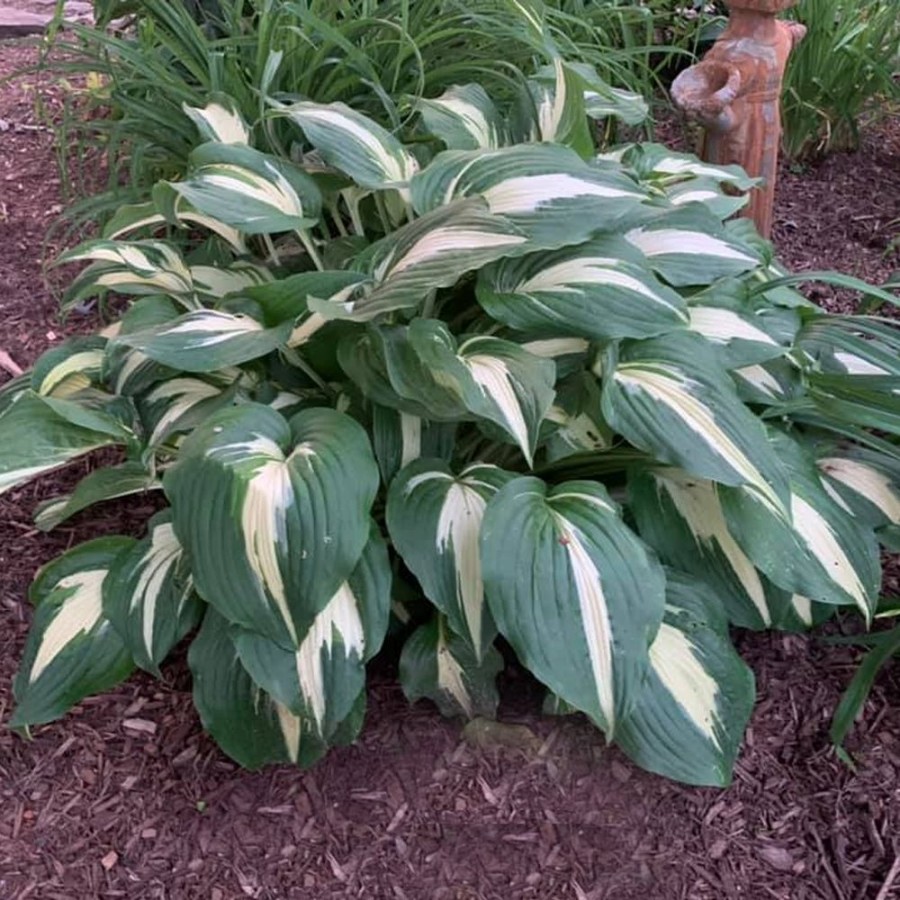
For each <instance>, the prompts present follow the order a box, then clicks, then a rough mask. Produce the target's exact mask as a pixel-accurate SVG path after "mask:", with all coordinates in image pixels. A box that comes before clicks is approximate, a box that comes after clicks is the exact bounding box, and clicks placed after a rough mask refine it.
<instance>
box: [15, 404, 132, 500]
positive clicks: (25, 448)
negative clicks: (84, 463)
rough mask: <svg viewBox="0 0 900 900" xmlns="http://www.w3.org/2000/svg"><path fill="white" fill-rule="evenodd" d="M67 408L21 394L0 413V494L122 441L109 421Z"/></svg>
mask: <svg viewBox="0 0 900 900" xmlns="http://www.w3.org/2000/svg"><path fill="white" fill-rule="evenodd" d="M67 403H68V401H65V400H54V399H53V398H49V397H40V396H38V395H37V394H35V393H34V392H33V391H31V390H26V391H22V392H21V393H20V394H18V395H17V396H16V397H15V398H14V399H13V400H12V402H11V403H10V404H9V406H7V407H6V409H4V410H3V412H2V414H0V494H2V493H3V492H4V491H8V490H10V489H11V488H14V487H16V486H17V485H19V484H22V483H24V482H26V481H28V480H30V479H31V478H35V477H37V476H38V475H40V474H41V473H43V472H49V471H50V470H51V469H55V468H57V467H58V466H61V465H63V464H64V463H67V462H68V461H69V460H71V459H75V457H77V456H83V455H84V454H85V453H90V452H91V451H92V450H97V449H99V448H100V447H107V446H109V445H110V444H117V443H123V442H125V440H127V439H128V434H127V433H126V432H125V430H124V429H121V430H120V432H119V433H118V434H116V433H115V429H114V428H113V427H112V424H113V423H112V421H111V420H109V417H106V420H104V419H103V417H101V416H99V415H91V411H90V410H87V409H86V410H84V411H83V415H78V414H79V413H81V412H82V410H81V408H80V407H74V408H73V407H68V406H67V405H66V404H67ZM67 412H72V415H71V416H70V415H67ZM73 419H75V421H73ZM79 420H80V421H79Z"/></svg>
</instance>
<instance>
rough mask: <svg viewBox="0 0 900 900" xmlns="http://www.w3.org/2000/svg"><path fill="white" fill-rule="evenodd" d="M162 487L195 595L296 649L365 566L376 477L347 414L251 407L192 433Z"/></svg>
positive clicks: (366, 449) (361, 435)
mask: <svg viewBox="0 0 900 900" xmlns="http://www.w3.org/2000/svg"><path fill="white" fill-rule="evenodd" d="M163 483H164V485H165V489H166V493H167V495H168V496H169V499H170V501H171V503H172V509H173V517H174V523H175V530H176V533H177V534H178V537H179V539H180V540H181V541H182V543H183V544H184V546H185V548H186V549H187V551H188V555H189V556H190V559H191V570H192V572H193V574H194V578H195V583H196V587H197V590H198V592H199V593H200V595H201V596H202V597H203V598H204V599H205V600H207V601H208V602H209V603H211V604H212V605H213V606H215V607H216V609H217V610H218V611H219V612H220V613H221V614H222V615H224V616H225V617H226V618H227V619H228V620H229V621H230V622H232V623H233V624H236V625H240V626H241V627H243V628H246V629H248V630H250V631H256V632H258V633H259V634H262V635H264V636H265V637H268V638H269V639H270V640H273V641H275V642H276V643H278V644H280V645H281V646H282V647H284V648H285V649H288V650H295V649H297V648H298V647H299V646H300V642H301V641H302V639H303V636H304V635H305V634H306V633H307V632H308V631H309V629H310V628H311V627H312V625H313V622H314V621H315V620H316V617H317V616H318V614H319V613H320V612H321V611H322V610H323V609H325V607H326V605H327V604H328V602H329V601H330V600H331V599H332V598H333V597H334V595H335V594H336V593H337V591H338V589H339V588H340V587H341V585H342V584H343V583H344V582H345V581H346V580H347V579H348V578H349V577H350V574H351V572H352V571H353V569H354V568H355V567H356V565H357V563H358V561H359V558H360V555H361V554H362V551H363V547H364V546H365V544H366V542H367V541H368V539H369V509H370V507H371V505H372V501H373V499H374V497H375V492H376V490H377V488H378V468H377V466H376V464H375V460H374V459H373V458H372V451H371V447H370V445H369V441H368V438H367V436H366V433H365V432H364V431H363V429H362V427H361V426H360V425H358V424H357V423H356V422H355V421H354V420H353V419H351V418H350V417H349V416H346V415H344V414H342V413H339V412H336V411H335V410H332V409H306V410H303V411H302V412H299V413H297V415H295V416H294V417H293V418H292V419H291V420H290V422H289V423H288V422H286V421H285V420H284V418H282V416H281V415H279V414H278V413H277V412H275V411H274V410H272V409H270V408H269V407H267V406H262V405H260V404H255V403H249V404H244V405H242V406H238V407H235V408H233V409H227V410H222V411H220V412H218V413H216V414H214V415H213V416H211V417H210V418H209V419H207V420H206V421H205V422H204V423H203V424H202V425H201V426H200V427H199V428H197V429H196V431H194V432H193V433H192V434H191V435H190V436H189V437H188V438H187V439H186V440H185V442H184V444H183V445H182V447H181V451H180V455H179V459H178V462H177V463H176V464H175V465H174V466H173V467H172V468H171V469H169V470H168V471H167V472H166V475H165V478H164V481H163Z"/></svg>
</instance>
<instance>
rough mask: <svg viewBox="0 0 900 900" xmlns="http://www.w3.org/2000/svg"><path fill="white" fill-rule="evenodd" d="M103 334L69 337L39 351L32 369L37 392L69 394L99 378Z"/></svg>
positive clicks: (103, 346) (103, 340) (69, 395)
mask: <svg viewBox="0 0 900 900" xmlns="http://www.w3.org/2000/svg"><path fill="white" fill-rule="evenodd" d="M106 343H107V342H106V338H103V337H100V336H99V335H92V336H90V337H74V338H69V339H68V340H67V341H65V342H64V343H62V344H59V345H58V346H56V347H52V348H51V349H50V350H48V351H47V352H46V353H44V354H42V355H41V357H40V358H39V359H38V361H37V362H36V363H35V364H34V368H33V369H32V372H31V387H32V389H33V390H34V391H35V393H37V394H41V395H43V396H51V397H71V396H72V394H76V393H78V391H81V390H84V388H87V387H90V386H91V385H92V384H94V385H96V384H97V383H98V382H99V381H100V373H101V370H102V368H103V360H104V355H105V348H106Z"/></svg>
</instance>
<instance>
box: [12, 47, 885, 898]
mask: <svg viewBox="0 0 900 900" xmlns="http://www.w3.org/2000/svg"><path fill="white" fill-rule="evenodd" d="M31 58H33V49H32V48H30V47H29V46H28V45H4V46H2V47H0V81H2V78H3V76H4V75H5V74H7V73H8V72H9V71H11V70H12V69H14V68H16V67H17V66H18V65H20V64H22V63H23V62H27V61H28V60H29V59H31ZM35 84H36V81H35V79H34V78H33V77H30V76H24V77H20V78H18V79H16V80H15V81H14V82H11V83H8V84H5V85H4V84H2V83H0V119H3V120H5V121H6V122H8V123H10V125H11V127H10V128H9V129H8V130H6V131H5V132H0V322H2V332H0V333H2V341H0V349H3V350H5V351H6V352H7V353H9V354H10V356H11V357H12V358H13V359H14V360H15V361H16V362H17V363H18V364H19V365H22V366H27V365H29V364H30V363H31V362H32V361H33V360H34V358H35V356H36V355H37V354H38V353H39V352H40V351H41V350H43V349H44V348H45V347H46V346H48V345H50V344H52V343H54V342H55V341H57V340H59V339H60V338H61V336H62V335H63V333H64V327H63V326H62V325H61V324H60V323H59V321H58V319H57V317H56V314H55V301H54V300H53V299H52V298H51V297H50V296H49V295H48V293H47V290H46V287H45V284H44V281H43V279H42V276H41V263H42V260H43V259H45V258H47V254H48V252H49V251H48V249H47V248H44V247H42V239H43V236H44V234H45V232H46V229H47V226H48V225H49V224H50V222H51V221H52V220H53V218H54V216H55V215H56V214H57V212H58V210H59V204H60V199H59V180H58V176H57V173H56V169H55V165H54V160H53V147H52V138H51V135H50V133H49V132H46V131H42V130H40V129H37V128H30V127H20V126H35V125H39V124H40V121H39V120H38V119H36V118H35V114H34V103H35V98H36V87H35ZM58 91H59V87H58V86H54V85H53V84H49V85H48V84H43V85H42V87H41V92H42V96H43V97H44V103H45V104H50V105H52V104H53V103H54V102H58ZM54 97H56V98H57V100H54ZM885 133H886V134H887V136H888V137H887V138H879V139H878V141H877V143H876V145H875V146H874V149H872V147H870V145H868V144H867V147H866V148H864V150H863V152H862V153H861V154H860V155H859V156H857V157H853V158H849V157H848V158H841V159H837V160H836V161H833V162H832V161H829V162H827V163H825V164H824V165H823V166H822V167H820V168H819V169H816V170H812V171H808V172H806V173H803V174H797V175H795V174H791V173H787V174H786V175H784V176H783V178H782V183H781V192H780V195H779V197H780V201H779V202H780V204H781V205H780V208H779V218H778V222H779V224H778V230H777V232H776V237H777V239H778V241H779V246H780V247H781V248H782V250H783V252H784V254H785V255H786V256H787V257H788V258H789V261H790V262H791V264H792V265H794V266H796V267H801V266H802V267H806V268H818V267H822V266H826V267H831V266H836V267H839V268H845V269H846V270H848V271H852V272H854V273H855V274H859V275H863V276H868V277H870V278H872V271H874V270H873V269H871V268H870V267H876V266H879V265H881V266H883V269H878V270H877V271H879V272H880V271H887V270H888V269H889V268H890V261H887V262H886V261H885V259H886V258H885V257H884V256H883V249H882V248H883V243H884V234H883V232H884V229H885V228H886V227H887V226H886V221H887V218H888V217H889V216H890V215H892V214H894V215H896V214H898V213H897V203H898V200H900V190H898V184H897V179H896V177H894V176H896V175H897V173H898V170H900V162H898V160H900V147H898V145H897V143H896V140H897V130H896V129H894V130H891V129H890V128H889V129H887V131H886V132H885ZM888 141H893V143H892V144H890V143H889V142H888ZM892 173H893V175H892ZM864 186H867V187H865V189H864ZM892 211H893V212H892ZM873 215H874V216H877V222H878V226H877V229H875V230H873V229H874V228H875V226H874V225H872V223H873V222H874V221H875V220H874V219H867V218H865V217H866V216H873ZM791 223H793V225H791ZM866 223H869V224H866ZM870 226H871V227H870ZM811 233H815V234H816V240H815V245H814V246H811V245H810V244H809V242H808V241H807V239H806V236H807V235H809V234H811ZM792 234H793V235H794V236H793V237H792ZM873 235H874V236H873ZM873 241H874V242H875V244H874V246H873V245H872V242H873ZM51 249H52V248H51ZM894 263H896V260H895V261H894ZM873 280H878V279H877V278H873ZM826 299H827V298H826ZM76 327H79V328H80V327H81V325H79V324H78V323H76ZM5 377H6V375H5V374H4V373H0V379H2V378H5ZM85 466H86V464H85V463H84V462H81V463H79V464H77V465H76V466H73V467H72V469H71V470H69V471H66V472H64V473H61V474H59V475H57V476H55V477H54V478H52V479H45V480H44V481H42V482H41V484H40V485H29V486H27V487H24V488H22V489H20V490H18V491H16V492H13V493H11V494H7V495H4V496H3V497H0V720H4V721H5V719H6V718H7V717H8V714H9V710H10V706H11V703H12V699H11V680H12V677H13V675H14V673H15V669H16V665H17V661H18V659H19V657H20V654H21V651H22V646H23V643H24V639H25V634H26V631H27V626H28V622H29V619H30V609H29V607H28V605H27V603H26V601H25V595H26V590H27V586H28V583H29V581H30V579H31V577H32V575H33V573H34V571H35V569H36V568H37V567H38V566H39V565H41V564H42V563H43V562H45V561H46V560H48V559H49V558H51V557H52V556H53V555H54V554H55V553H57V552H59V551H60V550H62V549H64V548H65V547H67V546H69V545H71V544H72V543H75V542H77V541H80V540H84V539H86V538H88V537H92V536H95V535H98V534H101V533H102V534H106V533H117V532H122V533H132V534H136V533H139V532H140V529H141V525H142V523H143V521H144V520H145V518H146V516H147V514H148V513H149V512H150V511H152V503H151V502H150V501H149V500H148V501H139V502H137V503H134V502H131V503H125V504H115V503H112V504H106V505H104V506H102V507H100V508H98V509H97V510H94V511H91V512H90V513H89V514H87V515H82V516H81V517H79V518H78V519H76V520H75V522H74V524H73V525H71V526H68V527H67V526H64V527H61V528H60V529H58V531H56V532H54V533H53V534H52V535H44V534H41V533H39V532H36V531H35V530H34V528H33V526H32V523H31V514H32V512H33V509H34V505H35V503H36V502H37V501H38V500H40V499H43V498H46V497H49V496H52V495H53V494H55V493H56V492H58V491H60V490H64V489H66V487H71V485H72V484H74V482H75V480H76V479H77V477H78V476H79V475H80V474H83V472H84V471H85V470H86V469H85ZM888 577H889V580H890V582H891V584H890V585H888V587H890V588H891V589H892V590H893V591H897V589H898V584H897V577H896V569H891V573H890V574H889V576H888ZM833 630H834V626H832V631H833ZM738 647H739V650H740V651H741V653H742V655H743V656H744V658H745V659H746V660H747V662H748V663H749V664H750V665H751V666H752V667H753V669H754V671H755V673H756V677H757V683H758V690H759V702H758V704H757V707H756V712H755V714H754V717H753V721H752V724H751V727H750V729H749V731H748V733H747V738H746V741H745V747H744V750H743V752H742V754H741V758H740V762H739V764H738V767H737V770H736V774H735V780H734V784H733V785H732V786H731V787H730V788H728V789H727V790H710V789H695V788H687V787H684V786H681V785H677V784H673V783H670V782H667V781H665V780H663V779H661V778H657V777H654V776H652V775H648V774H646V773H644V772H641V771H639V770H637V769H636V768H635V767H634V766H632V765H631V764H630V763H629V762H628V761H627V760H626V759H625V758H624V757H623V756H622V755H621V754H619V753H618V751H616V750H614V749H608V748H606V747H604V744H603V739H602V736H601V735H600V734H599V733H598V732H597V731H595V730H593V729H592V728H591V727H589V726H588V725H587V724H586V723H585V722H584V721H583V720H581V719H579V718H572V719H565V720H555V719H549V718H546V717H541V716H540V712H539V711H540V700H541V695H540V691H539V690H538V689H537V687H536V685H535V684H534V683H533V682H532V681H531V680H530V679H529V678H528V677H527V676H526V675H525V674H524V673H522V672H520V671H519V670H517V669H512V670H510V671H509V672H508V673H507V674H506V675H505V676H504V683H503V695H504V704H503V707H502V709H501V720H502V721H503V722H505V723H509V724H518V725H521V726H524V727H525V728H526V729H528V730H529V731H530V733H531V734H533V735H534V738H533V739H532V740H526V741H521V740H517V741H515V742H511V743H509V744H507V743H505V742H503V741H500V742H499V743H496V742H495V743H494V744H492V745H490V746H487V747H485V746H482V745H480V744H473V743H470V742H469V741H468V740H466V739H465V738H464V737H463V735H462V733H461V729H460V724H459V723H455V722H449V721H446V720H443V719H441V718H440V716H439V715H438V714H437V712H436V711H435V710H434V709H433V708H431V707H430V706H428V705H427V704H424V703H421V704H418V705H416V706H413V707H410V706H409V705H408V704H407V703H406V701H405V700H404V698H403V696H402V694H401V693H400V691H399V689H398V688H397V686H396V684H395V682H394V681H393V678H392V676H391V673H390V671H389V670H388V667H387V664H383V665H381V666H380V667H379V666H376V672H375V674H374V675H373V677H372V679H371V682H370V688H369V712H368V717H367V721H366V726H365V730H364V731H363V734H362V736H361V738H360V740H359V741H358V742H357V744H355V745H354V746H352V747H348V748H342V749H337V750H334V751H333V752H332V753H331V754H330V755H329V756H328V757H327V758H326V759H325V760H324V761H323V762H322V763H321V764H320V765H318V766H317V767H316V768H314V769H313V770H311V771H308V772H301V771H296V770H292V769H288V768H275V769H271V770H267V771H265V772H262V773H247V772H242V771H240V770H239V769H238V768H237V767H236V766H235V765H234V764H232V763H231V762H230V761H229V760H227V759H226V758H224V757H223V756H222V754H220V753H219V752H218V751H217V749H216V748H215V746H214V745H213V744H212V742H211V741H210V740H209V739H208V738H207V737H206V736H205V735H204V734H203V733H202V732H201V730H200V728H199V725H198V723H197V719H196V716H195V714H194V712H193V710H192V707H191V700H190V679H189V677H188V673H187V671H186V667H185V665H184V660H183V656H182V657H177V658H176V659H175V660H174V661H173V662H172V663H170V664H169V665H167V667H166V668H165V677H164V680H163V681H161V682H156V681H153V680H152V679H150V678H149V677H148V676H145V675H137V676H135V677H133V678H132V679H131V680H130V681H128V682H127V683H125V684H124V685H122V686H121V687H119V688H118V689H117V690H115V691H111V692H110V693H108V694H106V695H104V696H101V697H96V698H92V699H90V700H87V701H85V702H84V703H82V704H80V705H79V706H78V707H77V708H76V709H75V710H74V711H73V712H72V713H71V714H70V715H68V716H67V717H66V718H65V719H64V720H63V721H61V722H59V723H56V724H54V725H51V726H48V727H44V728H39V729H36V731H35V734H34V739H33V740H32V741H31V742H25V741H23V740H22V739H21V738H20V737H18V736H17V735H14V734H12V733H11V732H10V731H9V730H7V729H2V730H0V898H2V900H26V898H32V900H92V898H128V900H192V898H197V900H237V898H248V897H249V898H258V900H329V898H338V897H340V898H351V897H357V898H366V900H381V898H385V900H388V898H390V900H518V898H523V900H524V898H542V900H564V898H572V900H682V898H683V900H731V898H744V900H768V898H775V900H888V898H897V897H900V855H898V854H900V692H898V687H900V668H898V667H897V666H896V665H894V666H891V667H889V668H888V669H886V670H885V672H884V673H883V675H882V677H881V678H880V679H879V681H878V684H877V686H876V688H875V690H874V692H873V694H872V697H871V698H870V700H869V702H868V704H867V707H866V713H865V717H864V719H863V721H862V722H861V723H860V724H859V726H858V727H857V729H856V731H855V733H854V734H853V736H852V738H851V741H850V744H849V747H850V749H851V750H852V751H854V752H855V753H856V758H857V769H856V771H855V772H854V771H851V770H850V769H848V768H847V767H846V766H845V765H843V764H842V763H841V762H839V761H838V760H837V759H836V758H835V757H834V754H833V753H832V752H831V750H830V749H829V742H828V726H829V721H830V717H831V714H832V712H833V710H834V707H835V704H836V703H837V700H838V698H839V697H840V694H841V692H842V690H843V688H844V687H845V686H846V684H847V682H848V680H849V679H850V677H851V675H852V673H853V670H854V665H855V663H856V660H857V659H858V653H857V651H855V650H854V649H852V648H849V647H846V646H838V645H834V644H829V643H828V642H827V637H826V636H825V635H822V634H818V635H812V636H794V635H779V634H773V635H757V634H741V635H739V636H738ZM524 733H525V734H526V735H527V734H528V732H524ZM517 735H518V737H519V738H521V732H518V733H517Z"/></svg>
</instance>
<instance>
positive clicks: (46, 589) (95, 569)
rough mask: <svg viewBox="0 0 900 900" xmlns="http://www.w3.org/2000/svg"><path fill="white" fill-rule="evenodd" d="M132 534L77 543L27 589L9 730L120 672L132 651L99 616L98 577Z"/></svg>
mask: <svg viewBox="0 0 900 900" xmlns="http://www.w3.org/2000/svg"><path fill="white" fill-rule="evenodd" d="M133 545H134V541H133V540H132V539H131V538H126V537H106V538H99V539H97V540H94V541H88V542H87V543H84V544H79V545H78V546H77V547H74V548H73V549H72V550H69V551H68V552H67V553H64V554H63V555H62V556H59V557H57V558H56V559H55V560H53V561H52V562H50V563H48V564H47V565H46V566H44V567H43V568H42V569H41V570H40V571H39V572H38V574H37V577H36V578H35V580H34V583H33V584H32V586H31V590H30V591H29V597H30V598H31V602H32V603H33V604H34V605H35V606H36V610H35V615H34V622H33V623H32V626H31V631H30V633H29V635H28V641H27V642H26V644H25V650H24V652H23V654H22V663H21V665H20V667H19V672H18V674H17V675H16V680H15V684H14V687H13V690H14V693H15V697H16V704H17V705H16V710H15V712H14V713H13V715H12V718H11V719H10V722H9V724H10V726H11V727H13V728H24V727H27V726H29V725H41V724H43V723H44V722H50V721H52V720H53V719H58V718H59V717H60V716H61V715H63V714H64V713H65V712H66V711H67V710H69V709H70V708H71V707H72V706H74V705H75V704H76V703H77V702H78V701H79V700H81V699H83V698H84V697H86V696H88V695H89V694H95V693H98V692H99V691H105V690H107V689H108V688H111V687H112V686H113V685H115V684H118V683H119V682H120V681H122V680H123V679H125V678H127V677H128V675H129V674H130V673H131V670H132V669H133V668H134V663H133V662H132V659H131V655H130V654H129V653H128V650H127V648H126V647H125V645H124V644H123V643H122V640H121V638H120V637H119V635H118V634H117V632H116V630H115V629H114V628H113V627H112V625H111V624H110V622H109V620H108V619H107V618H106V617H105V616H104V614H103V602H102V591H103V583H104V581H105V579H106V578H107V575H108V572H109V570H110V568H111V567H112V566H113V564H114V563H115V561H116V559H117V557H118V556H119V555H120V554H121V553H123V552H127V551H128V549H129V548H130V547H132V546H133Z"/></svg>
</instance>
